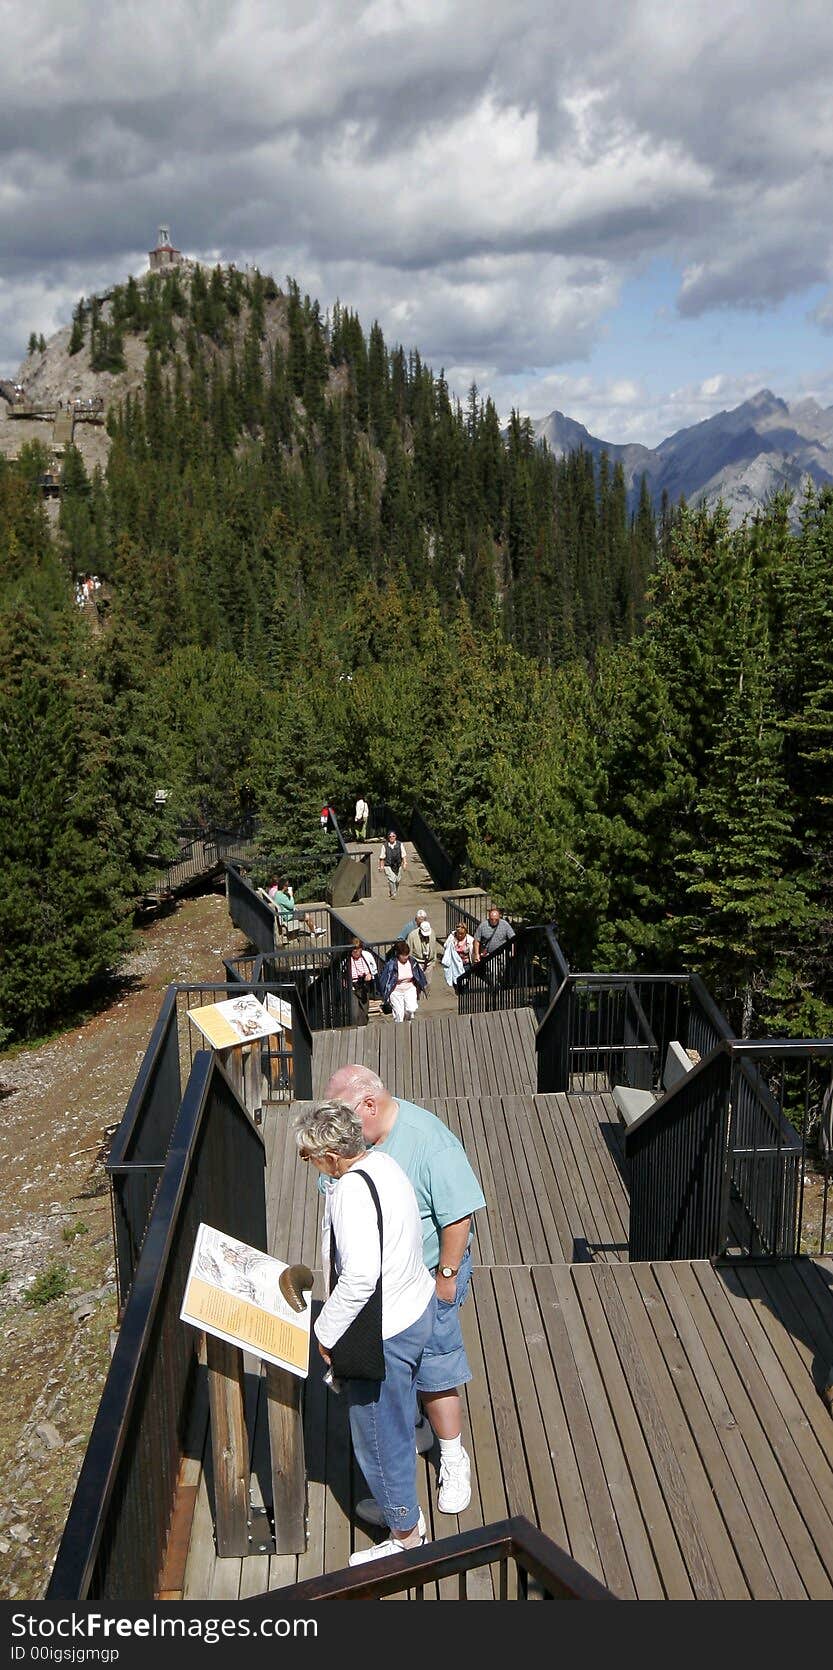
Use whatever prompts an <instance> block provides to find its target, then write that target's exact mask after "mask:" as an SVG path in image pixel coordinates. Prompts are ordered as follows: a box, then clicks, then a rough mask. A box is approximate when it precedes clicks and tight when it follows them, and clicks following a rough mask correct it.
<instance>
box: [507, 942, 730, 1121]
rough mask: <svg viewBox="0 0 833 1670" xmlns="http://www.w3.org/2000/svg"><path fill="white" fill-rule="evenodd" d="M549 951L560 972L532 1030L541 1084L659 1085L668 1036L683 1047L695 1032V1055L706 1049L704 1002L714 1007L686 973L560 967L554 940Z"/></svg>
mask: <svg viewBox="0 0 833 1670" xmlns="http://www.w3.org/2000/svg"><path fill="white" fill-rule="evenodd" d="M552 955H553V959H554V960H556V959H557V971H558V974H559V975H560V976H561V978H560V980H559V983H558V985H557V988H556V990H555V992H554V995H553V997H552V1001H551V1002H550V1005H549V1008H548V1009H547V1012H546V1014H545V1015H544V1017H543V1019H542V1021H541V1024H540V1026H539V1028H538V1033H537V1036H536V1049H537V1053H538V1089H539V1090H541V1091H554V1090H570V1089H594V1088H595V1089H600V1090H607V1089H610V1088H612V1086H613V1085H614V1084H626V1085H631V1086H638V1087H639V1088H641V1089H650V1090H654V1091H658V1090H659V1088H660V1081H661V1077H662V1072H663V1068H664V1064H665V1058H666V1053H667V1050H668V1045H669V1043H671V1041H672V1040H673V1039H677V1040H679V1041H680V1043H681V1044H682V1045H683V1047H684V1048H688V1047H690V1038H691V1037H695V1038H696V1043H695V1045H694V1046H693V1047H694V1048H695V1049H698V1050H699V1052H700V1054H701V1055H702V1054H704V1053H708V1051H709V1049H710V1048H711V1047H712V1045H711V1042H710V1033H709V1031H708V1028H709V1026H710V1024H711V1022H710V1017H709V1015H708V1013H707V1011H706V1009H705V1007H704V1000H705V1001H706V1002H707V1004H708V1005H710V1006H711V1008H712V1009H713V1010H714V1013H715V1015H717V1016H719V1013H720V1012H719V1010H717V1009H716V1006H715V1005H713V1004H712V1002H711V999H710V998H709V996H708V993H707V992H706V990H705V987H703V986H702V982H697V987H694V986H693V977H692V976H690V975H688V974H646V975H641V974H630V973H627V974H578V973H572V972H570V971H569V970H568V971H567V972H566V973H564V972H563V971H564V969H565V968H566V962H565V960H564V956H563V952H562V951H561V948H560V946H558V947H557V950H556V949H553V952H552ZM698 988H699V990H698ZM700 993H702V994H703V995H702V997H701V995H700ZM725 1024H726V1026H727V1028H728V1023H725ZM730 1035H731V1034H730ZM717 1037H718V1035H717V1034H715V1041H717Z"/></svg>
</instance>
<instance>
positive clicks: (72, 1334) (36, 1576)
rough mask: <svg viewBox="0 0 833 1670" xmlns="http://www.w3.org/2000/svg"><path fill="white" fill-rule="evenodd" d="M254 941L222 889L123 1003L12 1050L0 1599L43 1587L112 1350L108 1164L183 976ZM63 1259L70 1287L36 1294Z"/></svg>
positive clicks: (6, 1107) (3, 1125) (136, 969)
mask: <svg viewBox="0 0 833 1670" xmlns="http://www.w3.org/2000/svg"><path fill="white" fill-rule="evenodd" d="M241 947H242V940H241V936H240V935H239V934H237V932H236V930H234V929H233V928H232V926H231V924H230V922H229V918H228V912H227V908H226V902H225V899H224V898H223V897H222V896H220V895H216V894H212V895H208V896H207V897H205V898H200V899H193V900H190V901H188V902H185V903H183V904H181V905H180V906H179V907H178V909H177V910H176V911H175V913H174V914H173V915H172V916H169V917H167V918H166V919H164V920H162V921H159V922H156V923H154V924H152V925H151V926H150V927H148V928H146V929H144V930H143V932H142V933H141V934H140V935H139V936H138V939H137V945H136V949H135V951H134V952H133V954H132V956H131V957H130V958H129V960H128V962H127V964H126V966H125V970H124V972H125V974H126V975H127V976H129V984H128V986H127V987H126V988H125V990H124V992H123V994H122V996H121V997H120V998H119V999H118V1000H117V1001H116V1002H115V1003H114V1004H113V1006H112V1007H111V1008H110V1009H108V1010H105V1011H103V1012H102V1013H100V1014H97V1015H95V1016H93V1017H92V1018H91V1019H90V1020H88V1021H86V1022H85V1023H84V1024H83V1025H81V1026H78V1027H76V1028H73V1030H72V1031H69V1032H66V1033H64V1034H63V1035H62V1036H61V1037H59V1038H55V1039H53V1040H52V1041H51V1042H49V1043H47V1044H44V1045H42V1046H41V1047H39V1048H37V1049H32V1050H26V1051H24V1052H23V1053H21V1054H19V1055H16V1056H14V1057H13V1058H9V1057H0V1084H2V1085H3V1087H4V1088H5V1089H7V1090H11V1092H12V1093H11V1094H8V1095H5V1096H4V1097H3V1099H2V1100H0V1177H2V1183H3V1186H2V1196H1V1197H0V1332H2V1337H3V1352H2V1360H0V1596H2V1597H4V1598H12V1599H14V1598H16V1597H22V1598H26V1599H35V1598H36V1597H37V1596H38V1595H40V1594H42V1593H43V1589H44V1585H45V1583H46V1581H47V1578H48V1575H49V1571H50V1569H51V1565H52V1561H53V1559H54V1556H55V1553H56V1550H57V1546H58V1542H59V1540H60V1535H61V1531H62V1529H63V1525H64V1521H65V1518H66V1514H67V1511H68V1508H69V1504H70V1501H71V1499H72V1493H73V1490H74V1488H75V1481H76V1478H77V1475H78V1470H79V1467H80V1464H81V1458H82V1456H83V1453H84V1448H85V1445H86V1442H87V1438H88V1436H89V1432H90V1428H91V1426H92V1421H93V1416H94V1414H95V1410H96V1407H97V1404H98V1399H99V1395H100V1392H101V1386H102V1384H103V1380H104V1376H105V1373H106V1370H107V1363H108V1360H109V1336H110V1329H111V1328H112V1326H113V1324H114V1321H115V1283H114V1266H113V1246H112V1232H111V1218H110V1200H109V1192H108V1188H107V1184H106V1178H105V1173H104V1168H103V1160H104V1157H105V1156H106V1153H107V1151H108V1148H109V1140H110V1132H111V1130H112V1128H113V1127H115V1125H117V1124H118V1121H119V1120H120V1118H121V1115H122V1112H123V1111H124V1106H125V1102H126V1101H127V1097H128V1095H129V1093H130V1090H131V1088H132V1085H133V1081H134V1079H135V1077H136V1072H137V1069H138V1066H139V1063H140V1061H141V1059H142V1055H143V1053H144V1049H145V1046H146V1043H147V1040H148V1036H149V1034H150V1031H151V1027H152V1025H153V1022H154V1020H155V1018H156V1014H157V1011H158V1008H159V1002H160V993H161V991H162V990H163V989H164V987H165V986H167V985H168V984H169V983H170V982H171V981H191V980H195V981H196V980H219V979H222V977H223V975H222V963H221V959H222V957H223V956H224V955H228V954H230V953H231V952H232V951H233V950H236V949H239V948H241ZM56 1265H63V1266H65V1269H66V1278H65V1280H66V1292H65V1294H64V1295H63V1296H62V1297H58V1298H54V1299H52V1300H51V1301H50V1302H48V1303H45V1304H42V1305H40V1306H37V1305H34V1304H33V1303H32V1301H31V1299H27V1298H26V1296H25V1290H26V1289H28V1288H30V1287H31V1285H32V1283H33V1281H36V1280H37V1278H39V1277H41V1278H43V1277H45V1276H46V1275H48V1273H49V1272H50V1271H51V1270H54V1267H55V1266H56Z"/></svg>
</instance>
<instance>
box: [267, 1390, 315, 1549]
mask: <svg viewBox="0 0 833 1670" xmlns="http://www.w3.org/2000/svg"><path fill="white" fill-rule="evenodd" d="M266 1395H267V1399H268V1408H269V1447H270V1450H271V1453H272V1502H273V1507H274V1512H275V1547H276V1549H277V1552H278V1553H279V1554H303V1553H304V1552H305V1550H306V1546H307V1532H306V1511H307V1480H306V1466H305V1461H304V1424H303V1421H302V1419H301V1382H300V1380H299V1378H298V1376H297V1374H290V1373H289V1372H288V1370H287V1369H284V1368H278V1367H277V1365H276V1364H275V1363H267V1364H266Z"/></svg>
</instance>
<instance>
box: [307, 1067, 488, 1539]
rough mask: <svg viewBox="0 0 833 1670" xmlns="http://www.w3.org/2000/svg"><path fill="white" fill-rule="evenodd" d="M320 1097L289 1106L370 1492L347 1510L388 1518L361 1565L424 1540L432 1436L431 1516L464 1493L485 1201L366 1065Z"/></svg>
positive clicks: (337, 1366) (460, 1165)
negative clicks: (304, 1106) (479, 1217)
mask: <svg viewBox="0 0 833 1670" xmlns="http://www.w3.org/2000/svg"><path fill="white" fill-rule="evenodd" d="M324 1097H325V1099H324V1101H323V1102H321V1103H320V1104H318V1105H317V1106H314V1107H313V1108H311V1109H308V1110H306V1111H304V1112H302V1113H300V1114H299V1115H298V1116H297V1118H296V1121H295V1138H296V1142H297V1146H298V1153H299V1157H300V1159H301V1160H304V1161H308V1162H310V1163H311V1164H313V1165H314V1166H315V1168H316V1170H317V1171H318V1173H319V1189H320V1190H321V1192H322V1194H323V1195H324V1210H323V1222H322V1254H323V1264H322V1267H323V1270H324V1274H325V1286H326V1290H327V1298H326V1302H325V1303H324V1305H323V1307H322V1309H321V1311H320V1314H319V1316H318V1318H317V1320H316V1321H315V1322H314V1324H313V1326H314V1331H315V1336H316V1339H317V1341H318V1348H319V1351H320V1353H321V1356H322V1357H323V1359H324V1361H325V1362H326V1363H327V1365H328V1370H329V1372H328V1375H327V1377H326V1378H327V1381H328V1384H329V1385H330V1386H331V1388H332V1390H333V1391H334V1392H335V1391H339V1392H341V1393H342V1394H343V1395H344V1397H345V1400H346V1402H347V1405H348V1409H349V1417H350V1432H351V1437H352V1442H353V1449H354V1452H355V1456H356V1460H357V1462H358V1464H359V1467H360V1468H361V1471H362V1473H363V1475H364V1478H365V1481H366V1483H367V1485H368V1487H369V1490H370V1493H371V1494H370V1495H369V1496H367V1497H364V1498H362V1499H361V1500H360V1501H359V1502H358V1503H357V1506H356V1513H357V1516H358V1517H359V1518H360V1519H362V1520H363V1521H364V1522H365V1523H366V1524H368V1525H377V1526H383V1527H386V1528H387V1536H386V1537H385V1539H384V1540H383V1541H381V1542H380V1543H378V1544H375V1545H374V1546H372V1547H370V1548H367V1549H363V1550H360V1551H358V1552H357V1553H355V1554H353V1555H352V1556H351V1559H350V1564H351V1565H358V1564H359V1563H362V1562H364V1561H368V1560H374V1559H378V1558H379V1557H380V1556H385V1555H388V1554H396V1553H400V1552H401V1551H402V1550H403V1549H405V1548H415V1547H418V1546H420V1545H421V1544H422V1543H424V1542H425V1541H426V1536H427V1526H426V1522H425V1518H424V1515H423V1513H422V1511H421V1509H420V1507H419V1502H418V1500H417V1488H416V1464H417V1455H418V1454H421V1453H426V1454H427V1452H428V1451H429V1450H431V1449H432V1448H433V1446H434V1443H435V1440H436V1441H437V1442H438V1444H439V1492H438V1498H437V1506H438V1508H439V1511H440V1513H448V1514H460V1513H463V1512H465V1510H466V1508H467V1507H468V1505H469V1502H470V1500H471V1463H470V1459H469V1456H468V1454H467V1453H466V1450H465V1448H464V1446H463V1427H462V1400H461V1396H460V1387H461V1386H462V1385H464V1384H465V1383H466V1382H467V1381H469V1380H470V1379H471V1369H470V1367H469V1362H468V1358H467V1356H466V1349H465V1345H464V1342H463V1335H462V1331H461V1327H460V1307H461V1306H462V1304H463V1303H464V1301H465V1299H466V1297H467V1295H468V1291H469V1283H470V1279H471V1242H472V1237H473V1234H474V1214H475V1212H478V1211H481V1210H483V1208H484V1207H485V1204H486V1203H485V1200H484V1197H483V1192H482V1190H481V1187H480V1184H479V1182H478V1180H477V1177H476V1176H475V1173H474V1171H473V1170H472V1167H471V1165H470V1164H469V1161H468V1159H467V1157H466V1154H465V1151H464V1149H463V1147H462V1144H461V1143H460V1142H459V1141H458V1139H457V1137H456V1136H454V1134H453V1132H451V1131H450V1130H448V1128H447V1127H446V1126H445V1125H444V1124H443V1123H442V1121H441V1120H439V1119H437V1118H436V1117H435V1115H434V1114H432V1113H429V1111H428V1110H427V1108H422V1107H419V1106H417V1105H416V1104H415V1103H413V1102H409V1101H405V1100H403V1099H402V1098H401V1097H400V1098H395V1097H394V1096H393V1095H392V1094H391V1093H390V1091H389V1090H388V1089H387V1088H386V1087H385V1085H384V1084H383V1082H382V1080H381V1079H380V1078H379V1077H378V1075H377V1074H376V1073H374V1072H372V1071H371V1070H370V1069H369V1068H368V1067H365V1066H361V1065H358V1064H353V1065H350V1066H346V1067H341V1068H340V1069H339V1070H338V1072H336V1073H335V1074H334V1075H333V1077H332V1078H331V1079H330V1081H329V1083H328V1084H327V1086H326V1089H325V1092H324Z"/></svg>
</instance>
